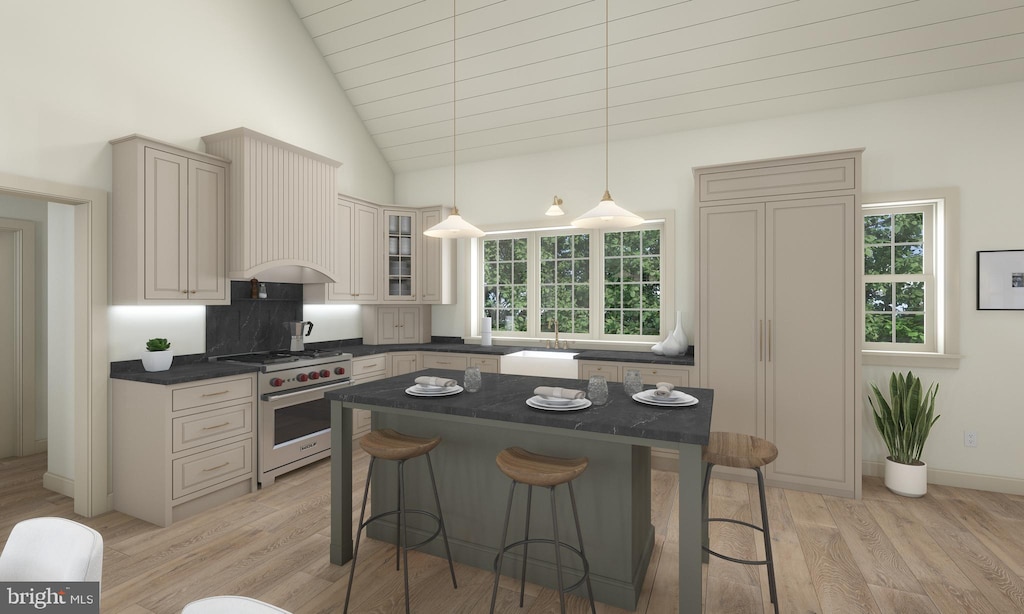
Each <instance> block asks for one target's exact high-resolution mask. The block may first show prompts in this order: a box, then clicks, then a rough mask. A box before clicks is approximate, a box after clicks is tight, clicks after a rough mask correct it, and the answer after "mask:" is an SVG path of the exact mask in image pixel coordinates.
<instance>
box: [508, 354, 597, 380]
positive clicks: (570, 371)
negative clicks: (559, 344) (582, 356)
mask: <svg viewBox="0 0 1024 614" xmlns="http://www.w3.org/2000/svg"><path fill="white" fill-rule="evenodd" d="M577 353H578V352H560V351H544V350H521V351H519V352H513V353H511V354H505V355H504V356H502V357H501V372H502V373H509V374H512V375H536V376H539V377H554V378H566V379H579V367H578V366H577V365H576V361H575V360H573V358H575V356H576V354H577Z"/></svg>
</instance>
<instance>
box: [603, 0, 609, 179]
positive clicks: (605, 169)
mask: <svg viewBox="0 0 1024 614" xmlns="http://www.w3.org/2000/svg"><path fill="white" fill-rule="evenodd" d="M609 1H610V0H604V191H605V192H607V191H608V183H609V182H608V3H609Z"/></svg>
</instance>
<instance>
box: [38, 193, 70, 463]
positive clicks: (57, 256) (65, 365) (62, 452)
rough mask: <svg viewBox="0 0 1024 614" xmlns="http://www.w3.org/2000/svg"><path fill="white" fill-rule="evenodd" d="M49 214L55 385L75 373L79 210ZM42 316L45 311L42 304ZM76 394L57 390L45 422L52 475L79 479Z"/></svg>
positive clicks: (49, 364)
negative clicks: (76, 211)
mask: <svg viewBox="0 0 1024 614" xmlns="http://www.w3.org/2000/svg"><path fill="white" fill-rule="evenodd" d="M43 208H44V209H45V210H46V212H47V226H46V230H47V239H48V240H47V269H48V277H47V280H48V281H47V300H46V307H45V313H46V318H40V319H45V320H46V322H47V343H46V351H45V352H44V354H45V355H46V371H47V373H49V377H50V381H52V382H64V381H66V380H67V374H68V373H74V372H75V352H74V339H75V334H74V333H75V300H74V299H75V284H76V283H77V280H76V279H75V277H74V275H70V274H69V273H68V272H69V271H73V270H74V269H75V208H74V206H73V205H61V204H57V203H48V204H47V206H46V207H43ZM39 307H40V313H42V305H40V306H39ZM74 394H75V390H74V386H64V385H60V386H53V387H52V388H51V389H50V391H49V397H48V400H47V411H46V412H45V413H44V420H45V419H46V416H47V415H50V416H53V417H54V418H53V419H52V420H49V423H48V427H47V422H43V429H44V430H43V433H44V434H45V436H46V437H47V438H48V441H47V448H46V452H47V466H48V472H49V473H51V474H53V475H58V476H61V477H65V478H67V479H69V480H74V479H75V455H74V451H75V432H74V429H75V421H74V415H75V398H74Z"/></svg>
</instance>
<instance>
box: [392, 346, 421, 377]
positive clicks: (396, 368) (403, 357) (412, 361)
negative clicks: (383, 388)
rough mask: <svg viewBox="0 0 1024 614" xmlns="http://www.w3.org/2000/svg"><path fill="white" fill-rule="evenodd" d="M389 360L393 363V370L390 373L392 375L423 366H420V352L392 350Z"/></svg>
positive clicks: (416, 369) (409, 371)
mask: <svg viewBox="0 0 1024 614" xmlns="http://www.w3.org/2000/svg"><path fill="white" fill-rule="evenodd" d="M389 362H390V363H391V372H390V373H389V375H390V376H391V377H394V376H396V375H405V374H406V373H412V372H413V371H419V370H420V369H422V368H423V367H421V366H420V353H419V352H391V354H389Z"/></svg>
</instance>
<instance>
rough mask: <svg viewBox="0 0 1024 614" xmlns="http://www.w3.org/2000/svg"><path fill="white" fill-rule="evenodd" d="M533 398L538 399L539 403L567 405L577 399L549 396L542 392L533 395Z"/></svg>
mask: <svg viewBox="0 0 1024 614" xmlns="http://www.w3.org/2000/svg"><path fill="white" fill-rule="evenodd" d="M533 398H535V399H538V400H539V401H540V402H541V403H543V404H545V405H569V404H570V403H574V402H576V401H578V400H579V399H567V398H565V397H549V396H546V395H543V394H538V395H535V396H534V397H533Z"/></svg>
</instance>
